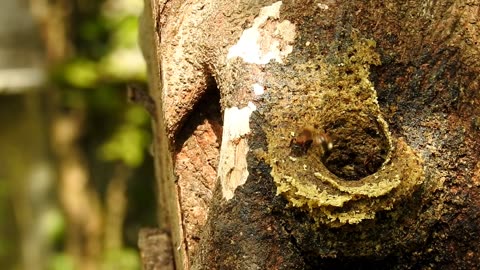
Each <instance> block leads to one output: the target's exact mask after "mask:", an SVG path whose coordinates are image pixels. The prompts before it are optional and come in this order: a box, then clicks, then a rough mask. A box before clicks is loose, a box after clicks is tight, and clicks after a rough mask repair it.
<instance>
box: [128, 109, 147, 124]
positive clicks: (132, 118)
mask: <svg viewBox="0 0 480 270" xmlns="http://www.w3.org/2000/svg"><path fill="white" fill-rule="evenodd" d="M125 120H126V121H127V122H129V123H132V124H134V125H137V126H142V125H145V124H148V123H149V122H150V116H149V115H148V113H147V112H146V111H145V109H144V108H142V107H141V106H138V105H134V106H131V107H129V108H128V110H127V112H126V114H125Z"/></svg>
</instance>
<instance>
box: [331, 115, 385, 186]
mask: <svg viewBox="0 0 480 270" xmlns="http://www.w3.org/2000/svg"><path fill="white" fill-rule="evenodd" d="M381 121H382V122H379V119H378V118H376V117H369V116H365V115H364V114H361V113H358V112H357V113H353V112H352V113H346V114H343V115H342V117H341V118H337V119H336V120H335V121H332V122H330V123H327V124H326V126H325V130H327V132H328V134H329V135H330V136H331V138H332V141H333V144H334V147H333V149H332V150H331V151H330V152H329V153H328V154H327V155H326V156H325V157H324V159H323V160H322V162H323V164H324V165H325V167H326V168H327V169H328V170H329V171H330V172H332V173H333V174H335V175H336V176H338V177H339V178H341V179H343V180H346V181H356V180H360V179H362V178H364V177H366V176H368V175H371V174H373V173H375V172H377V171H378V170H379V169H380V168H381V167H382V165H383V164H384V163H385V162H386V161H387V160H388V156H389V154H390V151H391V143H390V141H389V136H388V131H387V130H386V126H385V125H386V124H384V123H383V122H384V121H383V119H382V120H381Z"/></svg>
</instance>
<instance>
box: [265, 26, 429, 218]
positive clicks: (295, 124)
mask: <svg viewBox="0 0 480 270" xmlns="http://www.w3.org/2000/svg"><path fill="white" fill-rule="evenodd" d="M307 46H315V45H314V44H308V45H307ZM374 49H375V41H373V40H371V39H366V38H361V37H359V33H358V32H357V31H352V32H351V44H350V45H349V46H347V47H346V48H345V49H344V50H342V51H339V52H338V53H337V54H336V55H335V56H334V57H332V58H330V59H328V58H326V57H323V56H322V55H319V56H318V57H316V58H314V59H311V60H308V61H306V62H304V63H296V64H294V65H293V69H294V70H296V71H298V72H299V73H301V74H304V76H302V77H301V78H298V81H297V82H296V85H301V87H299V88H298V89H300V90H298V89H297V91H298V93H289V96H291V97H293V99H294V100H291V99H290V100H286V99H279V101H280V103H278V104H276V105H272V106H271V108H270V110H268V113H265V117H266V119H267V120H268V121H269V122H270V123H271V128H269V129H267V130H266V134H267V140H268V157H267V162H269V164H270V166H271V167H272V173H271V175H272V176H273V180H274V181H275V183H276V185H277V193H278V194H281V195H283V196H284V197H285V198H287V200H288V201H289V205H290V206H293V207H298V208H300V209H303V210H305V211H307V212H308V213H309V214H310V215H311V216H312V217H313V218H314V220H315V221H316V222H318V223H322V224H327V225H329V226H333V227H337V226H342V225H345V224H356V223H359V222H361V221H362V220H364V219H373V218H375V213H376V212H378V211H381V210H393V211H394V210H395V205H396V204H397V203H399V202H400V201H401V200H402V199H403V198H405V197H407V196H408V195H410V194H412V192H413V191H415V189H416V188H417V187H418V186H419V185H420V184H421V183H422V181H423V169H422V162H421V159H420V157H419V156H418V155H417V154H416V153H415V152H414V151H413V150H412V149H411V148H410V147H409V146H408V145H407V144H406V143H405V142H404V140H403V139H402V138H393V137H392V136H391V134H390V131H389V130H388V125H387V123H386V121H385V120H384V119H383V117H382V114H381V112H380V108H379V105H378V102H377V95H376V91H375V89H374V85H373V83H372V82H371V81H370V80H369V78H368V76H369V74H370V73H369V68H370V66H371V65H379V64H380V60H379V55H378V54H377V53H376V52H375V50H374ZM281 91H290V89H288V88H283V89H281ZM283 94H285V93H283ZM271 95H274V93H271ZM278 95H281V93H278ZM305 97H307V99H305ZM283 102H284V103H283ZM291 104H297V106H290V105H291ZM298 104H301V106H298ZM286 107H287V108H289V109H288V110H285V108H286ZM305 126H309V127H313V128H314V129H315V130H317V132H325V133H327V134H328V136H329V137H331V138H332V142H333V145H334V146H333V149H332V150H331V151H329V152H326V153H325V152H324V151H325V149H322V148H321V147H319V146H312V147H310V148H309V149H308V151H305V153H304V154H303V155H300V156H293V155H292V149H291V140H292V138H294V137H295V136H296V135H297V134H298V132H299V131H300V129H301V128H302V127H305Z"/></svg>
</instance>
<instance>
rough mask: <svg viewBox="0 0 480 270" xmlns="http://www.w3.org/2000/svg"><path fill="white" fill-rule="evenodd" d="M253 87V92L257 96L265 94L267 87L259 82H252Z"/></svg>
mask: <svg viewBox="0 0 480 270" xmlns="http://www.w3.org/2000/svg"><path fill="white" fill-rule="evenodd" d="M252 88H253V93H254V94H255V95H257V96H260V95H263V93H264V92H265V89H264V88H263V86H261V85H260V84H258V83H254V84H252Z"/></svg>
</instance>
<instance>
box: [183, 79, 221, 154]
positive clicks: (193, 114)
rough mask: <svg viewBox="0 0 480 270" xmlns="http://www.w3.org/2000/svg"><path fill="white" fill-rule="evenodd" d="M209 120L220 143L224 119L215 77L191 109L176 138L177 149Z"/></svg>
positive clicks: (209, 81)
mask: <svg viewBox="0 0 480 270" xmlns="http://www.w3.org/2000/svg"><path fill="white" fill-rule="evenodd" d="M205 121H208V122H209V123H210V125H211V126H212V130H213V132H214V133H215V135H216V137H217V143H218V145H220V144H221V141H222V130H223V120H222V113H221V106H220V91H219V90H218V87H217V84H216V82H215V80H214V79H213V77H210V78H209V80H208V87H207V90H206V91H205V93H204V94H203V96H202V97H201V98H200V99H199V100H198V102H197V103H196V104H195V106H194V107H193V109H192V110H191V111H190V113H189V115H188V116H187V117H186V120H185V121H184V123H183V124H182V127H181V128H180V129H179V131H178V133H177V136H176V139H175V151H176V152H178V151H180V150H181V149H182V146H183V144H184V143H185V141H186V140H187V139H188V138H190V137H191V136H192V135H193V133H194V132H195V130H196V129H197V127H198V126H199V125H201V124H202V123H204V122H205Z"/></svg>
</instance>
